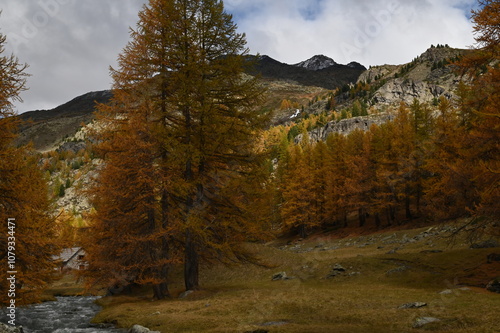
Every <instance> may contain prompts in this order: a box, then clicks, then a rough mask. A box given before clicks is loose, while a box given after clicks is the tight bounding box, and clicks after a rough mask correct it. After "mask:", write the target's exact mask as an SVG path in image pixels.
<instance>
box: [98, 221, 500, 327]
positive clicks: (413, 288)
mask: <svg viewBox="0 0 500 333" xmlns="http://www.w3.org/2000/svg"><path fill="white" fill-rule="evenodd" d="M428 228H429V227H428V226H426V227H425V228H420V229H413V230H400V231H397V230H390V231H386V232H385V233H378V234H375V235H362V236H360V235H359V234H356V232H355V231H353V232H352V234H351V235H348V234H344V236H345V237H344V238H343V239H339V238H338V235H336V234H320V235H315V236H313V237H310V238H309V239H306V240H303V241H300V242H292V243H291V244H289V245H287V246H283V245H284V244H285V243H286V241H290V240H289V239H288V240H285V241H284V240H279V241H275V242H273V243H269V244H260V245H258V244H251V245H249V246H250V247H251V248H252V249H253V250H254V251H256V252H257V253H258V254H259V256H260V257H261V258H262V260H263V262H264V263H265V264H266V265H265V266H262V267H261V266H253V265H242V266H235V267H224V266H218V265H214V266H210V267H203V269H202V273H201V277H200V281H201V285H202V290H200V291H197V292H195V293H193V294H191V295H189V296H188V297H187V298H185V299H178V298H177V296H178V295H179V294H180V293H182V292H183V291H184V290H183V289H182V285H181V284H180V282H177V283H173V284H172V285H171V291H172V296H173V297H172V299H168V300H163V301H153V300H152V293H151V291H150V290H149V289H138V290H135V291H134V292H133V293H132V294H130V295H123V296H115V297H106V298H103V299H101V300H100V301H99V302H100V304H101V305H102V306H103V307H104V308H103V311H102V312H101V313H99V314H98V315H97V316H96V318H95V319H94V321H95V322H108V323H114V324H116V325H118V326H120V327H126V328H128V327H130V326H132V325H134V324H140V325H143V326H146V327H149V328H150V329H151V330H157V331H161V332H254V331H255V332H259V331H258V330H261V331H260V332H266V331H268V332H350V333H353V332H384V333H385V332H399V333H401V332H416V331H417V332H418V331H432V332H470V333H472V332H474V333H476V332H498V310H499V309H500V295H498V294H495V293H490V292H487V291H486V290H485V289H484V288H481V286H484V284H485V283H487V282H488V280H489V279H492V278H493V277H495V276H496V275H500V263H499V262H495V263H489V264H488V263H487V262H486V256H487V255H488V254H490V253H493V252H497V253H498V252H499V251H500V249H498V248H497V249H470V248H469V244H467V243H466V242H465V241H464V239H463V238H461V237H458V238H456V239H455V241H454V242H453V244H454V245H453V246H452V245H451V244H452V243H451V242H450V239H449V238H448V237H446V236H447V234H445V233H443V234H439V235H434V236H432V237H426V238H425V239H421V240H418V241H414V242H409V243H404V244H401V240H402V239H411V238H413V237H415V236H416V235H419V234H422V233H423V232H424V231H425V230H428ZM434 228H439V227H437V226H436V227H434ZM405 235H406V237H405ZM388 237H390V238H388ZM395 248H398V250H396V251H395V253H392V254H388V252H389V251H390V250H393V249H395ZM422 251H425V252H422ZM431 251H433V252H431ZM439 251H442V252H439ZM335 264H340V265H342V266H343V267H344V268H345V269H346V272H345V273H344V274H341V275H338V276H335V277H333V278H326V276H327V275H328V273H329V272H331V270H332V268H333V266H334V265H335ZM281 271H285V272H286V273H287V275H288V276H289V277H292V278H291V279H289V280H283V281H271V277H272V275H273V274H274V273H277V272H281ZM180 273H181V272H180V270H179V272H178V274H174V275H178V277H179V279H178V280H179V281H180V280H181V279H180V277H181V274H180ZM358 273H359V274H358ZM463 286H468V287H467V288H465V289H464V288H463ZM445 289H449V290H451V292H450V291H449V292H448V293H447V294H441V293H440V292H442V291H443V290H445ZM410 302H425V303H427V306H425V307H423V308H420V309H398V307H399V306H400V305H402V304H405V303H410ZM418 317H436V318H438V319H440V320H441V321H440V322H437V323H433V324H429V325H426V326H424V327H423V328H420V329H415V328H413V327H412V326H413V323H414V322H415V320H416V319H417V318H418Z"/></svg>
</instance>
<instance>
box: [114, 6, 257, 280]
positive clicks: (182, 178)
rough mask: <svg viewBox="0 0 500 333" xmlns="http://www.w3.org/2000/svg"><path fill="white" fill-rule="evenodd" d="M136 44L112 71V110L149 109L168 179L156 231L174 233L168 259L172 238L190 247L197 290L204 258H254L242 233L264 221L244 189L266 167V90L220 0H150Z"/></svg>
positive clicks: (156, 165)
mask: <svg viewBox="0 0 500 333" xmlns="http://www.w3.org/2000/svg"><path fill="white" fill-rule="evenodd" d="M131 38H132V40H131V41H130V42H129V43H128V45H127V46H126V48H125V49H124V50H123V52H122V54H121V55H120V56H119V68H118V69H116V70H112V76H113V79H114V88H115V92H116V93H115V96H118V97H117V98H115V101H114V103H113V104H114V105H113V106H112V110H108V111H111V113H115V116H114V118H115V119H116V121H117V122H119V121H122V120H126V119H127V118H128V115H127V111H124V110H126V109H142V110H143V112H146V114H144V116H142V117H141V118H140V119H141V120H139V121H140V122H147V123H148V125H147V126H146V127H147V128H148V131H149V135H150V136H151V137H150V139H151V140H152V141H151V142H155V143H154V144H153V146H154V152H155V154H154V156H156V160H155V161H150V165H151V166H152V167H153V169H154V170H155V171H157V172H158V173H159V174H161V177H160V178H159V180H160V181H159V182H158V183H157V184H156V185H155V186H151V188H150V191H153V192H155V193H154V195H153V197H152V198H154V199H155V200H157V203H156V205H157V207H155V208H156V209H158V211H159V213H158V214H157V215H155V216H157V218H158V219H159V221H158V222H157V225H158V226H159V228H160V230H163V231H165V232H166V231H168V232H167V234H165V236H164V237H163V236H162V237H163V240H162V244H163V245H162V248H163V249H162V250H161V251H160V253H161V256H162V258H163V259H165V260H167V259H168V258H169V257H170V255H169V254H168V252H169V249H170V248H169V242H170V243H172V240H174V239H175V243H176V244H179V243H182V244H183V246H182V247H181V248H182V250H183V252H184V258H183V261H184V275H185V286H186V289H188V290H194V289H197V288H198V287H199V281H198V276H199V263H200V260H201V259H203V258H205V259H213V258H216V259H219V260H223V258H228V259H230V260H238V259H240V260H241V259H248V257H247V256H246V255H245V254H244V251H243V250H242V248H241V247H240V243H241V242H240V240H242V239H243V238H244V237H242V233H246V235H247V236H249V237H258V235H257V233H258V229H259V228H257V227H255V223H257V222H260V219H252V218H248V216H250V215H252V214H251V211H252V209H246V208H249V205H248V198H244V196H245V195H246V194H244V192H247V194H248V193H250V192H252V191H253V189H251V188H252V187H251V186H247V185H248V184H244V183H245V179H248V178H247V176H248V175H252V174H253V171H254V169H255V168H256V167H260V166H261V160H260V158H259V157H258V154H257V153H256V149H255V143H256V141H257V140H255V138H256V137H257V136H258V135H259V134H260V131H261V130H262V129H263V126H264V125H265V123H266V120H267V117H266V116H265V115H263V114H260V113H258V112H256V110H255V106H256V105H258V103H259V102H260V100H261V96H262V89H261V88H260V86H259V84H258V81H257V80H256V79H255V78H252V77H248V76H245V75H244V70H245V66H246V65H247V60H246V59H245V57H244V56H245V55H246V54H247V52H248V50H247V49H246V47H245V44H246V41H245V36H244V35H243V34H240V33H238V32H237V26H236V25H235V24H234V23H233V22H232V17H231V15H229V14H227V13H226V12H225V11H224V7H223V3H222V1H218V0H189V1H188V0H151V1H150V2H149V3H148V4H147V5H145V6H144V8H143V10H142V11H141V12H140V13H139V22H138V24H137V28H136V29H135V30H132V32H131ZM146 104H147V105H148V106H147V107H144V106H145V105H146ZM141 126H142V125H141ZM138 139H140V136H139V137H138ZM148 140H149V139H148ZM148 149H149V148H148ZM130 154H133V152H130ZM116 162H117V163H118V162H119V161H118V160H117V161H116ZM130 167H133V166H132V165H130ZM231 189H233V190H231ZM149 193H150V194H151V192H149ZM250 221H252V223H253V224H252V223H250ZM124 223H125V222H124ZM126 223H135V221H133V220H132V219H127V222H126ZM247 227H248V228H247ZM245 229H246V230H245ZM131 245H132V244H131ZM109 259H110V260H112V258H109Z"/></svg>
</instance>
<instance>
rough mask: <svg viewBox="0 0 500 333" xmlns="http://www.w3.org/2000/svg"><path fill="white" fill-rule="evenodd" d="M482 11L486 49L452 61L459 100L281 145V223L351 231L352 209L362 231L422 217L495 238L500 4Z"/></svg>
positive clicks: (499, 178)
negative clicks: (466, 222)
mask: <svg viewBox="0 0 500 333" xmlns="http://www.w3.org/2000/svg"><path fill="white" fill-rule="evenodd" d="M480 5H481V6H482V7H481V8H482V10H480V11H477V12H475V13H474V15H473V20H474V22H475V23H476V26H475V31H476V32H477V33H478V38H477V41H478V44H479V46H480V48H478V49H477V50H474V52H472V53H470V54H468V55H467V56H464V57H463V58H462V59H461V60H460V62H458V63H455V66H456V67H457V68H458V69H459V70H461V74H462V77H463V79H464V82H467V84H465V83H461V84H460V85H459V87H458V89H457V95H458V99H457V101H453V102H451V101H449V100H447V99H445V98H441V99H440V100H439V103H438V105H437V110H434V109H431V108H430V106H428V105H423V104H421V103H419V102H418V101H417V100H415V101H414V103H413V104H412V105H410V106H407V105H405V104H401V106H400V107H399V109H398V111H397V113H396V117H395V120H394V121H391V122H389V123H386V124H383V125H380V126H373V127H372V128H371V129H370V130H369V131H368V132H362V131H355V132H353V133H351V134H350V135H348V136H346V137H345V136H342V135H338V134H334V135H331V136H330V137H329V138H328V139H327V140H326V142H317V143H311V142H310V140H309V138H308V137H307V133H304V134H305V136H304V139H303V140H302V141H301V143H299V144H296V145H291V146H290V147H289V148H287V149H284V145H283V144H282V145H281V154H280V156H281V158H280V161H279V163H278V164H279V168H278V171H277V177H276V179H277V186H278V187H279V188H280V189H281V190H282V191H281V193H280V196H279V199H278V202H279V203H280V218H281V222H282V224H283V226H285V227H286V228H293V229H296V230H298V231H299V232H300V233H302V235H305V234H306V231H307V229H310V228H315V227H318V226H322V225H332V224H333V225H335V224H336V225H345V224H346V223H347V219H348V216H349V215H351V214H352V213H354V212H356V213H358V217H359V224H360V226H363V225H365V223H366V219H367V217H368V216H371V217H373V220H374V222H375V224H376V225H377V226H380V225H381V223H382V221H383V219H385V220H386V221H387V222H386V223H387V224H389V225H391V224H393V223H395V222H397V221H399V222H401V221H402V219H406V220H411V219H412V218H414V217H415V216H422V215H424V214H425V215H426V216H429V217H435V218H439V219H443V218H457V217H462V216H475V217H477V218H476V219H473V220H472V222H471V223H472V224H473V225H474V226H475V227H476V228H485V227H486V228H488V229H489V230H490V231H491V230H493V232H495V233H498V226H496V227H495V218H497V217H498V215H499V207H500V204H499V203H500V197H499V195H500V193H499V192H500V190H499V186H500V160H499V156H500V151H499V146H498V142H500V113H499V112H500V89H499V88H500V87H499V84H500V69H499V63H498V60H499V59H498V54H499V46H498V45H499V39H500V37H499V31H498V27H497V26H496V22H497V21H496V20H498V17H499V14H500V10H499V9H500V4H499V2H498V1H480ZM281 142H283V141H281ZM283 152H285V153H283ZM398 210H399V211H403V212H404V215H403V214H397V211H398ZM480 221H482V222H480ZM492 227H493V228H492Z"/></svg>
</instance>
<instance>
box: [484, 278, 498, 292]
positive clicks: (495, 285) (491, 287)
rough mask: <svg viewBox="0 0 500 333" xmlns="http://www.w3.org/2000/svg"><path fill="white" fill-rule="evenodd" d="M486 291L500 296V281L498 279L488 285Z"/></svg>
mask: <svg viewBox="0 0 500 333" xmlns="http://www.w3.org/2000/svg"><path fill="white" fill-rule="evenodd" d="M486 289H487V290H488V291H491V292H494V293H499V294H500V279H498V278H497V279H495V280H492V281H490V283H488V285H486Z"/></svg>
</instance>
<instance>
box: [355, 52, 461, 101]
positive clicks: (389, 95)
mask: <svg viewBox="0 0 500 333" xmlns="http://www.w3.org/2000/svg"><path fill="white" fill-rule="evenodd" d="M465 52H467V51H466V50H461V49H453V48H450V47H447V46H441V45H440V46H438V47H431V48H430V49H428V50H427V51H425V52H424V53H423V54H421V55H420V56H418V57H417V58H415V59H414V60H413V61H412V62H411V63H408V64H405V65H383V66H375V67H371V68H370V69H368V70H367V71H365V72H364V73H363V74H361V75H360V77H359V79H358V82H371V83H375V84H377V83H378V84H380V87H379V88H378V89H377V91H376V92H375V94H374V95H373V98H372V100H371V101H370V102H371V104H375V105H377V104H383V105H390V104H399V103H400V102H406V103H411V102H412V101H413V99H415V98H416V99H418V100H419V101H420V102H432V101H433V100H434V99H437V98H439V97H441V96H444V97H446V98H448V99H452V98H454V97H455V90H456V88H457V85H458V83H459V81H460V78H459V77H458V76H457V75H456V74H455V72H454V68H453V65H452V63H453V62H454V61H456V60H457V59H458V57H459V56H461V55H462V54H464V53H465Z"/></svg>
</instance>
